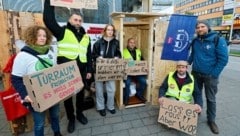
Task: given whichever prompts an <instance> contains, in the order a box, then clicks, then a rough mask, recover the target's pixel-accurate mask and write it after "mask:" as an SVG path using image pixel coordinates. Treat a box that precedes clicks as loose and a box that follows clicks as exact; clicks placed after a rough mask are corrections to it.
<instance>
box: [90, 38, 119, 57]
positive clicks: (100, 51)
mask: <svg viewBox="0 0 240 136" xmlns="http://www.w3.org/2000/svg"><path fill="white" fill-rule="evenodd" d="M92 56H93V60H94V61H96V59H97V58H98V57H100V56H101V57H103V58H114V57H118V58H121V52H120V47H119V41H118V40H117V39H115V38H113V39H111V40H110V41H106V40H105V39H104V38H101V39H99V40H98V41H97V42H96V43H95V44H94V46H93V51H92Z"/></svg>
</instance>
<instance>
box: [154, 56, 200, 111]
mask: <svg viewBox="0 0 240 136" xmlns="http://www.w3.org/2000/svg"><path fill="white" fill-rule="evenodd" d="M187 67H188V63H187V61H182V60H181V61H178V62H177V68H176V69H177V70H176V71H175V72H170V73H169V74H168V75H167V77H166V78H165V80H164V81H163V83H162V85H161V86H160V89H159V98H158V102H159V104H160V105H161V104H163V103H164V102H163V99H162V98H163V97H166V98H169V99H173V100H177V101H182V102H186V103H191V102H192V98H193V99H194V103H195V106H196V112H198V113H201V111H202V108H201V107H202V104H203V101H202V99H201V98H202V96H201V93H200V90H199V89H198V87H197V84H196V81H194V78H193V76H192V75H191V74H189V73H188V72H187Z"/></svg>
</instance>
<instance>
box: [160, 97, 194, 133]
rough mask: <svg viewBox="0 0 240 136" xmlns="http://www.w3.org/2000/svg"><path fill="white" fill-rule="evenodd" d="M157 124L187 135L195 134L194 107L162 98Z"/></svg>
mask: <svg viewBox="0 0 240 136" xmlns="http://www.w3.org/2000/svg"><path fill="white" fill-rule="evenodd" d="M163 99H164V100H163V101H164V102H163V105H160V109H159V116H158V122H159V123H162V124H164V125H167V126H168V127H170V128H174V129H177V130H179V131H182V132H184V133H187V134H189V135H196V134H197V122H198V113H196V111H195V108H196V107H195V105H193V104H187V103H184V102H179V101H176V100H170V99H167V98H163Z"/></svg>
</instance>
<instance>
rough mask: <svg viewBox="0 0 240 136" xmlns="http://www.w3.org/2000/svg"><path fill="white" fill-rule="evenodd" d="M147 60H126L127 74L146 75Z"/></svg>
mask: <svg viewBox="0 0 240 136" xmlns="http://www.w3.org/2000/svg"><path fill="white" fill-rule="evenodd" d="M147 69H148V68H147V61H131V60H130V61H128V67H127V75H132V76H135V75H147V74H148V70H147Z"/></svg>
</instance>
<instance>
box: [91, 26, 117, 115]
mask: <svg viewBox="0 0 240 136" xmlns="http://www.w3.org/2000/svg"><path fill="white" fill-rule="evenodd" d="M92 56H93V60H94V62H95V64H96V60H97V59H103V58H115V59H119V58H121V52H120V46H119V41H118V40H117V39H116V29H115V27H114V25H112V24H107V25H106V26H105V27H104V29H103V36H102V38H100V39H99V40H98V41H96V43H95V44H94V45H93V51H92ZM95 70H96V68H95ZM104 82H105V86H106V93H107V100H106V101H107V105H106V108H107V110H108V111H109V112H110V113H111V114H115V113H116V110H115V108H114V96H115V91H116V87H115V86H116V85H115V81H114V80H110V81H104ZM104 82H103V81H95V88H96V108H97V111H98V112H99V114H100V115H101V116H106V110H105V104H104V101H105V98H104V95H103V94H104V87H103V85H104Z"/></svg>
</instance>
